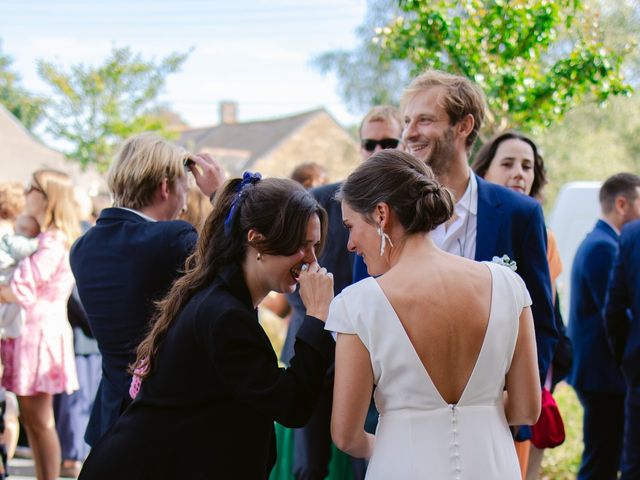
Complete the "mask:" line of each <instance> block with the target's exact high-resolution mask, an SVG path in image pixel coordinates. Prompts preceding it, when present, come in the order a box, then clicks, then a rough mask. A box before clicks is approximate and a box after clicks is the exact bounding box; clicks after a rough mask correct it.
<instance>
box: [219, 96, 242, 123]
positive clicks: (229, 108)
mask: <svg viewBox="0 0 640 480" xmlns="http://www.w3.org/2000/svg"><path fill="white" fill-rule="evenodd" d="M219 108H220V112H219V113H220V123H221V124H225V125H232V124H234V123H238V103H237V102H232V101H229V100H222V101H221V102H220V107H219Z"/></svg>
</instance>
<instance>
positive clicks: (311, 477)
mask: <svg viewBox="0 0 640 480" xmlns="http://www.w3.org/2000/svg"><path fill="white" fill-rule="evenodd" d="M401 134H402V127H401V119H400V113H399V112H398V110H397V109H396V108H395V107H391V106H385V105H380V106H376V107H373V108H372V109H371V110H369V112H368V113H367V114H366V115H365V116H364V118H363V120H362V123H361V125H360V154H361V156H362V159H363V160H366V159H367V158H369V157H370V156H371V155H373V154H374V153H375V152H377V151H379V150H381V149H384V148H397V147H398V146H399V144H400V136H401ZM340 185H341V183H339V182H338V183H332V184H330V185H324V186H322V187H318V188H316V189H314V190H312V193H313V195H314V197H315V198H316V200H318V202H319V203H320V205H322V207H323V208H324V209H325V210H326V211H327V214H328V216H329V229H328V232H327V242H326V244H325V248H324V251H323V252H322V255H321V256H320V258H319V259H318V262H319V263H320V264H321V265H322V266H324V267H325V268H326V269H327V270H328V271H330V272H332V273H333V286H334V290H335V293H336V295H337V294H339V293H340V292H341V291H342V289H344V288H345V287H347V286H349V285H350V284H351V279H352V265H353V258H354V256H353V253H351V252H349V251H348V250H347V240H348V238H349V232H348V231H347V229H346V228H344V225H343V224H342V211H341V210H340V204H339V203H338V202H337V201H336V200H335V195H336V192H337V191H338V189H339V188H340ZM287 299H288V301H289V304H290V305H291V307H292V314H291V321H290V323H289V329H288V331H287V338H286V340H285V344H284V346H283V349H282V355H281V359H282V361H283V362H285V363H288V362H289V360H290V359H291V358H292V357H293V344H294V341H295V338H296V332H297V331H298V329H299V328H300V325H301V324H302V321H303V320H304V316H305V308H304V305H303V303H302V301H301V299H300V296H299V294H298V291H297V290H296V292H295V293H293V294H291V295H288V296H287ZM332 399H333V368H331V370H330V375H329V376H328V377H327V382H326V384H325V388H324V390H323V393H322V395H321V397H320V400H319V401H318V404H317V406H316V409H315V410H314V413H313V416H312V417H311V420H310V421H309V423H308V424H307V425H306V426H305V427H303V428H299V429H296V430H295V431H294V442H295V452H294V463H293V475H294V477H295V478H296V480H315V479H318V480H322V479H324V478H325V477H326V476H327V474H328V465H329V460H330V458H331V433H330V429H329V426H330V420H331V403H332ZM352 467H353V476H354V479H355V480H358V479H361V478H364V473H365V466H364V464H363V462H362V460H360V459H353V462H352Z"/></svg>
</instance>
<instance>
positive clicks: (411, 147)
mask: <svg viewBox="0 0 640 480" xmlns="http://www.w3.org/2000/svg"><path fill="white" fill-rule="evenodd" d="M426 148H429V143H413V144H409V150H411V152H412V153H415V152H420V151H422V150H424V149H426Z"/></svg>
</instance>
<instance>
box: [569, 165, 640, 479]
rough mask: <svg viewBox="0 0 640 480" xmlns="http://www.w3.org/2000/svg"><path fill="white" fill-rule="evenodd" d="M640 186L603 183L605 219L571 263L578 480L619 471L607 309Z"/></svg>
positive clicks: (620, 383)
mask: <svg viewBox="0 0 640 480" xmlns="http://www.w3.org/2000/svg"><path fill="white" fill-rule="evenodd" d="M638 187H640V177H638V176H637V175H633V174H630V173H619V174H617V175H613V176H612V177H610V178H608V179H607V180H606V181H605V182H604V183H603V184H602V187H601V188H600V207H601V218H600V220H598V222H597V223H596V225H595V227H594V229H593V230H592V231H591V232H590V233H589V234H588V235H587V236H586V238H585V239H584V240H583V241H582V243H581V244H580V246H579V247H578V250H577V251H576V255H575V257H574V259H573V267H572V270H571V304H570V309H569V328H568V333H569V338H570V339H571V342H572V344H573V368H572V371H571V374H570V375H569V378H568V380H569V383H570V384H571V385H572V386H573V388H574V389H575V391H576V393H577V395H578V398H579V399H580V403H581V404H582V407H583V409H584V417H583V426H582V432H583V441H584V451H583V453H582V462H581V464H580V470H579V472H578V480H587V479H594V480H598V479H603V480H606V479H615V478H617V475H618V468H619V467H620V454H621V451H622V432H623V426H624V392H625V384H624V380H623V378H622V372H621V371H620V368H619V367H618V365H616V362H615V361H614V359H613V356H612V355H611V352H610V350H609V345H608V344H607V337H606V335H605V330H604V319H603V309H604V302H605V296H606V293H607V286H608V284H609V274H610V272H611V269H612V268H613V264H614V262H615V259H616V257H617V255H618V235H619V233H620V229H621V228H622V227H623V226H624V225H625V224H626V223H628V222H629V221H631V220H634V219H635V218H638V214H639V212H638V211H637V209H636V208H635V207H634V202H636V200H637V197H638V192H637V188H638Z"/></svg>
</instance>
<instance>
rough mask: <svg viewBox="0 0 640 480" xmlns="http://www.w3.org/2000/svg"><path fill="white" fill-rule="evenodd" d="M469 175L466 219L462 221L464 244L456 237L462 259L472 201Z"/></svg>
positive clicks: (465, 246)
mask: <svg viewBox="0 0 640 480" xmlns="http://www.w3.org/2000/svg"><path fill="white" fill-rule="evenodd" d="M471 175H473V173H471V174H470V176H469V201H468V202H467V218H465V220H464V243H462V242H461V241H460V237H458V247H459V248H460V256H461V257H464V254H465V250H466V248H467V236H468V233H469V217H470V216H471V201H472V200H473V181H472V179H471Z"/></svg>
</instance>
